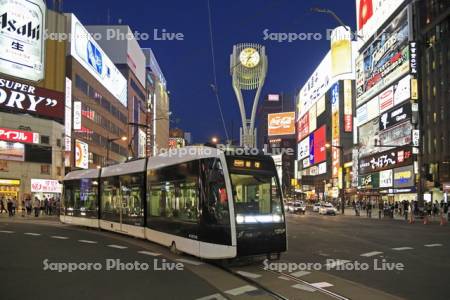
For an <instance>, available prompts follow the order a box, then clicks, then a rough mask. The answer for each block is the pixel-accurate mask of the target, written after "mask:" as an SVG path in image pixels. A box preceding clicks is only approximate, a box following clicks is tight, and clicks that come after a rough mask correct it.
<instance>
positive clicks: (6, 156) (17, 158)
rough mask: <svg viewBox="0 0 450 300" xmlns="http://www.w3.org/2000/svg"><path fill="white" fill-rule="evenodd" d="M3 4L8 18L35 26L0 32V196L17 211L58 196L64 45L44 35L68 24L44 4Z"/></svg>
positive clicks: (61, 165) (61, 30) (61, 166)
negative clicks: (12, 200)
mask: <svg viewBox="0 0 450 300" xmlns="http://www.w3.org/2000/svg"><path fill="white" fill-rule="evenodd" d="M2 5H4V6H3V7H2V9H4V11H5V15H6V16H8V18H14V16H19V15H20V16H22V17H23V18H24V19H26V20H30V23H29V25H30V27H29V28H33V29H32V31H31V32H30V34H29V35H28V36H27V37H26V38H24V37H23V36H17V37H15V36H14V35H15V34H18V33H16V32H15V33H9V34H8V35H5V34H4V33H3V32H2V33H1V34H0V35H1V36H0V39H1V40H2V42H5V43H2V46H1V48H2V49H0V198H2V197H5V198H8V197H9V198H15V199H16V203H17V205H18V207H20V206H21V201H23V200H25V199H31V198H33V197H35V196H36V197H38V198H39V199H40V200H43V199H44V197H48V198H50V197H55V198H59V197H60V193H61V185H60V184H59V180H61V179H62V178H63V176H64V74H65V64H64V61H65V51H66V43H65V42H64V41H59V40H54V39H47V40H44V35H43V32H44V29H45V30H47V33H49V34H53V33H64V32H65V25H66V24H65V18H64V15H62V14H59V13H56V12H54V11H51V10H47V9H46V8H45V4H44V2H43V1H29V2H27V3H21V4H20V5H17V3H16V2H14V1H5V2H4V3H2ZM24 8H26V9H24ZM44 20H46V22H45V27H44V23H43V22H44ZM8 39H13V40H14V42H12V43H9V41H8ZM3 47H4V48H3ZM5 62H7V63H5ZM30 65H31V66H34V67H33V68H24V66H30Z"/></svg>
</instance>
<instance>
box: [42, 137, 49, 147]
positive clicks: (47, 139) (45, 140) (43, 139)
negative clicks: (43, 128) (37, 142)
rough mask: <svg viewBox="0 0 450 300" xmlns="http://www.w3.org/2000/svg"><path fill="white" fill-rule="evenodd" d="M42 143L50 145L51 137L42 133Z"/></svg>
mask: <svg viewBox="0 0 450 300" xmlns="http://www.w3.org/2000/svg"><path fill="white" fill-rule="evenodd" d="M41 144H44V145H50V137H49V136H48V135H41Z"/></svg>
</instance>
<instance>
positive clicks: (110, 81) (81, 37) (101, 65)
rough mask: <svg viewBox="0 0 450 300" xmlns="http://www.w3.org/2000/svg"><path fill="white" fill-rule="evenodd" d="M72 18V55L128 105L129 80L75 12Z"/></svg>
mask: <svg viewBox="0 0 450 300" xmlns="http://www.w3.org/2000/svg"><path fill="white" fill-rule="evenodd" d="M67 15H68V17H69V18H68V19H69V20H70V26H71V27H70V32H71V39H70V55H71V56H72V57H73V58H75V59H76V60H77V61H78V62H79V63H80V64H81V65H82V66H83V67H84V68H85V69H86V70H87V71H88V72H89V73H90V74H91V75H92V76H94V77H95V79H97V80H98V81H99V82H100V83H101V84H102V85H103V86H104V87H105V88H106V89H107V90H108V91H109V92H110V93H111V94H112V95H113V96H114V97H116V98H117V100H119V102H120V103H122V104H123V106H125V107H127V80H126V79H125V77H124V76H123V75H122V73H121V72H120V71H119V69H117V67H116V66H115V65H114V63H113V62H112V61H111V59H109V57H108V56H107V55H106V53H105V52H104V51H103V50H102V48H100V46H99V45H98V44H97V42H96V41H95V40H94V39H93V38H92V37H91V35H90V34H89V32H88V31H87V30H86V28H84V26H83V25H82V24H81V23H80V21H78V19H77V18H76V17H75V15H74V14H67Z"/></svg>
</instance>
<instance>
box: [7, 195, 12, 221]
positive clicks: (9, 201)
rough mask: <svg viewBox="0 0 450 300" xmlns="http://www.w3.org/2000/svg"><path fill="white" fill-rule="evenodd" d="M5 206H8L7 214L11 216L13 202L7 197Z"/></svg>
mask: <svg viewBox="0 0 450 300" xmlns="http://www.w3.org/2000/svg"><path fill="white" fill-rule="evenodd" d="M6 207H7V208H8V216H10V217H12V216H13V203H12V200H11V198H8V200H7V202H6Z"/></svg>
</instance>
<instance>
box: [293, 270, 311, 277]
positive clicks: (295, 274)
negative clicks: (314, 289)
mask: <svg viewBox="0 0 450 300" xmlns="http://www.w3.org/2000/svg"><path fill="white" fill-rule="evenodd" d="M309 274H311V272H308V271H298V272H294V273H291V276H294V277H297V278H298V277H302V276H306V275H309Z"/></svg>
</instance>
